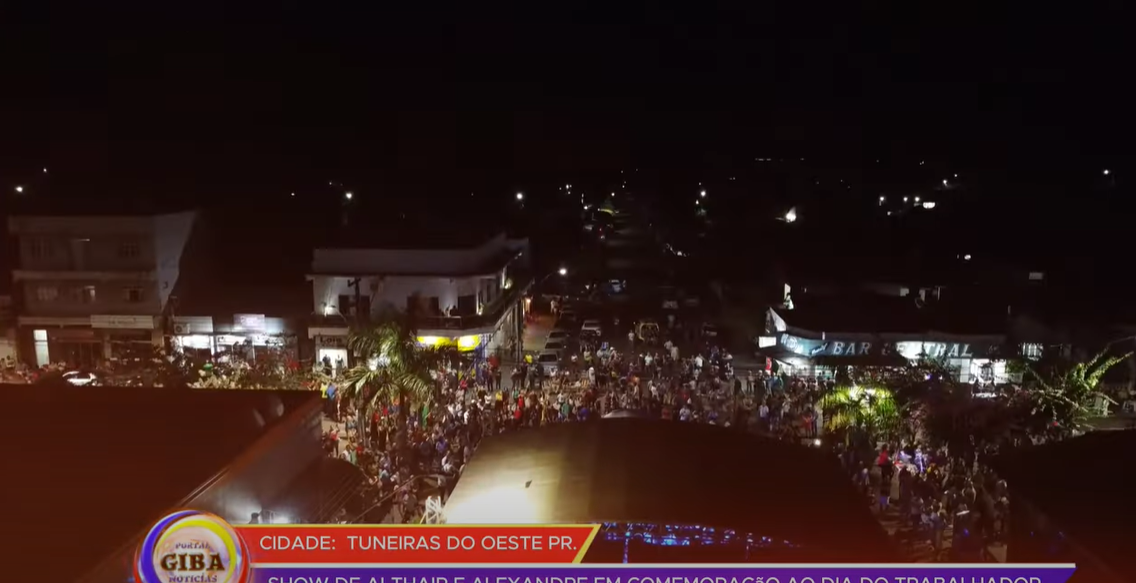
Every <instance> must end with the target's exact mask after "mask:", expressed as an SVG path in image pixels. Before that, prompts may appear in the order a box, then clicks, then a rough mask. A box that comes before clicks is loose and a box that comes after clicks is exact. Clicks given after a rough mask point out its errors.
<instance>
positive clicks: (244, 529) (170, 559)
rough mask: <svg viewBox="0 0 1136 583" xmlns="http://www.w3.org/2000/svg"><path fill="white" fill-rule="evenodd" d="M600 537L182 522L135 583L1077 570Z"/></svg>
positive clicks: (1037, 579)
mask: <svg viewBox="0 0 1136 583" xmlns="http://www.w3.org/2000/svg"><path fill="white" fill-rule="evenodd" d="M598 531H599V526H588V525H582V526H581V525H552V526H441V525H431V526H417V525H414V526H395V525H375V526H358V525H243V526H233V525H231V524H229V523H228V522H226V521H225V520H224V519H222V518H220V517H218V516H215V515H213V514H209V513H206V512H198V511H195V510H183V511H180V512H175V513H173V514H171V515H169V516H167V517H165V518H163V519H162V520H160V521H158V523H157V524H155V525H154V527H153V528H152V529H151V530H150V531H149V532H148V533H147V535H146V537H145V538H144V539H143V541H142V544H141V545H139V548H138V552H137V554H136V556H135V561H134V576H135V582H136V583H1065V581H1066V580H1067V579H1068V578H1069V577H1070V575H1072V573H1073V570H1074V566H1073V565H1001V564H980V565H882V564H881V565H854V564H853V565H752V566H751V565H583V564H579V563H580V561H581V560H582V559H583V557H584V554H585V553H586V552H587V550H588V547H589V546H590V545H591V543H592V541H593V540H594V539H595V536H596V533H597V532H598Z"/></svg>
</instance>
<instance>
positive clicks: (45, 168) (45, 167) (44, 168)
mask: <svg viewBox="0 0 1136 583" xmlns="http://www.w3.org/2000/svg"><path fill="white" fill-rule="evenodd" d="M43 173H44V174H47V166H44V167H43Z"/></svg>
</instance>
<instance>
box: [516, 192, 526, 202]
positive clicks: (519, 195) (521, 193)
mask: <svg viewBox="0 0 1136 583" xmlns="http://www.w3.org/2000/svg"><path fill="white" fill-rule="evenodd" d="M517 200H525V193H523V192H518V193H517Z"/></svg>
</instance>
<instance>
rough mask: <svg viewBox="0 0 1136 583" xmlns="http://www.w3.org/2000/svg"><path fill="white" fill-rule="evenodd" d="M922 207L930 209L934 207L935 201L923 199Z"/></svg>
mask: <svg viewBox="0 0 1136 583" xmlns="http://www.w3.org/2000/svg"><path fill="white" fill-rule="evenodd" d="M923 208H925V209H927V210H931V209H933V208H935V202H934V201H931V200H928V201H925V202H924V203H923Z"/></svg>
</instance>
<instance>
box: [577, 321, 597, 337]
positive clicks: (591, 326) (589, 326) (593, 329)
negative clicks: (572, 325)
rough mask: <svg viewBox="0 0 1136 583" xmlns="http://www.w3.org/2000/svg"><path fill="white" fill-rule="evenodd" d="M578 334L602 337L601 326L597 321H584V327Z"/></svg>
mask: <svg viewBox="0 0 1136 583" xmlns="http://www.w3.org/2000/svg"><path fill="white" fill-rule="evenodd" d="M580 332H587V333H589V334H595V335H596V336H603V324H601V323H600V321H599V320H584V325H583V326H581V327H580Z"/></svg>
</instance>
